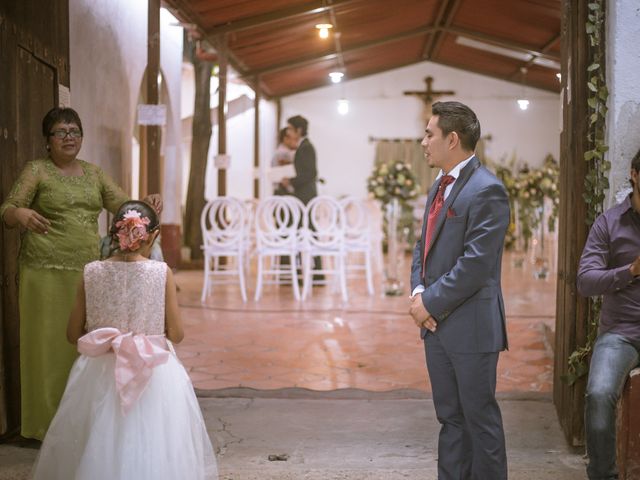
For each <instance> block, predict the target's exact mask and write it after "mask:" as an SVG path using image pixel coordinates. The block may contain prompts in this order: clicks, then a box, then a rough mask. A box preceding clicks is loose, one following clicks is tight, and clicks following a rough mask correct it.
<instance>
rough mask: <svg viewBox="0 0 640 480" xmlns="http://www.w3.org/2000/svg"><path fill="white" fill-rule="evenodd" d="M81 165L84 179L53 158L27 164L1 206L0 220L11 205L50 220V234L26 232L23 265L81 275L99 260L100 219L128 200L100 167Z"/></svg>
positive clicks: (22, 251) (22, 257)
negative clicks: (61, 167) (64, 172)
mask: <svg viewBox="0 0 640 480" xmlns="http://www.w3.org/2000/svg"><path fill="white" fill-rule="evenodd" d="M78 161H79V163H80V166H81V167H82V172H83V175H81V176H79V177H73V176H72V177H66V176H64V175H62V174H61V173H60V171H59V170H58V169H57V168H56V166H55V165H54V163H53V162H52V161H51V159H50V158H41V159H38V160H34V161H32V162H29V163H27V165H26V166H25V168H24V169H23V171H22V173H21V174H20V176H19V177H18V179H17V180H16V182H15V183H14V185H13V187H12V188H11V192H9V195H8V196H7V198H6V199H5V201H4V203H3V204H2V205H0V217H2V216H3V215H4V213H5V211H6V210H7V208H9V207H16V208H20V207H24V208H32V209H33V210H35V211H37V212H38V213H40V214H41V215H42V216H44V217H45V218H47V219H48V220H49V221H50V222H51V225H50V227H49V233H48V234H47V235H40V234H36V233H33V232H31V231H27V232H25V234H24V237H23V239H22V246H21V247H20V262H21V263H22V264H23V265H28V266H30V267H34V268H56V269H63V270H76V271H82V268H83V267H84V266H85V265H86V264H87V263H89V262H91V261H93V260H96V259H98V258H99V252H98V245H99V242H100V237H99V236H98V215H99V214H100V212H101V211H102V208H103V207H104V208H106V209H107V210H109V211H110V212H111V213H115V212H116V211H117V209H118V208H119V207H120V205H122V203H123V202H125V201H127V200H129V196H128V195H127V194H126V193H125V192H124V191H123V190H122V189H121V188H120V187H118V185H117V184H116V183H115V182H114V181H113V180H112V179H111V178H110V177H109V176H108V175H107V174H106V173H104V172H103V171H102V169H100V168H99V167H98V166H96V165H93V164H91V163H88V162H85V161H83V160H80V159H78Z"/></svg>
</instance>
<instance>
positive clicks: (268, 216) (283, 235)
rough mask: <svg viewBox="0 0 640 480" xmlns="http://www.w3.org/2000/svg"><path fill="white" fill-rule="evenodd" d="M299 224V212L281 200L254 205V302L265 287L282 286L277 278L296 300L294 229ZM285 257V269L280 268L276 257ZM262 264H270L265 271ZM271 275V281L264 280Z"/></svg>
mask: <svg viewBox="0 0 640 480" xmlns="http://www.w3.org/2000/svg"><path fill="white" fill-rule="evenodd" d="M300 222H301V213H300V210H299V208H297V207H295V206H294V204H293V203H292V202H291V201H290V200H288V199H287V197H285V196H272V197H267V198H265V199H263V200H261V201H260V202H259V203H258V208H257V210H256V216H255V232H256V256H257V261H258V272H257V281H256V294H255V300H256V301H258V300H259V299H260V296H261V294H262V286H263V285H265V284H282V283H283V281H282V279H281V278H280V276H281V275H283V274H287V276H288V278H290V280H291V286H292V288H293V295H294V297H295V298H296V300H300V289H299V287H298V272H297V268H296V256H297V255H298V252H299V251H300V238H299V235H298V226H299V225H300ZM282 256H286V257H289V265H281V264H280V262H279V261H278V260H279V257H282ZM265 260H271V262H270V265H268V266H267V267H265V265H264V263H265ZM268 274H273V275H275V280H266V279H265V275H268Z"/></svg>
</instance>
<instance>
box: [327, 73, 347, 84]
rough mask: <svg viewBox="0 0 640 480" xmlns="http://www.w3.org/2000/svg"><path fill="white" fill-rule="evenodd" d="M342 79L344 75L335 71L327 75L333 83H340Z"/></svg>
mask: <svg viewBox="0 0 640 480" xmlns="http://www.w3.org/2000/svg"><path fill="white" fill-rule="evenodd" d="M342 77H344V73H342V72H339V71H337V70H336V71H335V72H330V73H329V78H330V79H331V81H332V82H333V83H340V81H342Z"/></svg>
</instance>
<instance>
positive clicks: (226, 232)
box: [200, 197, 247, 302]
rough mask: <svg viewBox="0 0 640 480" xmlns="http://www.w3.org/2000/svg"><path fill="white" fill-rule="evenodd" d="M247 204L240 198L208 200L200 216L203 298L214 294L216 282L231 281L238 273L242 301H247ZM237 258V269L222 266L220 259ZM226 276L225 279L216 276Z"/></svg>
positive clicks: (203, 299)
mask: <svg viewBox="0 0 640 480" xmlns="http://www.w3.org/2000/svg"><path fill="white" fill-rule="evenodd" d="M245 215H246V214H245V207H244V205H243V204H242V202H241V201H240V200H238V199H235V198H231V197H218V198H215V199H214V200H211V201H209V202H207V204H206V205H205V207H204V209H203V210H202V214H201V215H200V228H201V229H202V239H203V242H204V244H203V245H202V250H203V253H204V282H203V285H202V296H201V301H202V302H204V301H205V299H206V298H207V296H208V295H209V294H210V293H211V287H212V285H214V284H222V283H229V281H228V280H227V279H228V277H230V276H236V275H237V276H238V279H239V283H240V293H241V295H242V301H243V302H246V301H247V292H246V287H245V280H244V268H245V263H244V256H245V254H246V226H245ZM220 257H227V259H229V260H231V259H232V258H235V268H232V267H231V265H230V264H229V263H228V264H225V265H224V266H223V265H220V262H219V258H220ZM214 277H222V279H219V278H214Z"/></svg>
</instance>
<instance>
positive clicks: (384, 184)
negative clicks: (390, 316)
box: [367, 161, 419, 296]
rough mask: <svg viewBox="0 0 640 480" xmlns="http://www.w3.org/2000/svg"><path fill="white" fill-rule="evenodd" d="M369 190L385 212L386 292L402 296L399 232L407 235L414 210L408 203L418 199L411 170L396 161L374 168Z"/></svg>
mask: <svg viewBox="0 0 640 480" xmlns="http://www.w3.org/2000/svg"><path fill="white" fill-rule="evenodd" d="M367 190H368V191H369V193H370V194H371V196H372V197H373V198H375V199H376V200H379V201H380V202H381V204H382V211H383V212H384V232H385V239H384V242H383V246H384V244H386V250H387V267H386V273H385V277H386V280H385V286H384V291H385V294H386V295H392V296H395V295H402V293H403V282H402V280H401V276H400V271H399V266H400V264H401V263H402V255H401V254H400V253H401V251H402V250H403V248H402V247H400V245H399V243H400V242H399V238H398V232H405V231H407V229H406V228H405V225H403V222H404V221H405V219H406V218H407V215H406V214H405V213H406V211H409V214H410V213H411V208H412V207H411V206H410V205H409V203H408V202H409V200H412V199H414V198H416V197H417V196H418V192H419V189H418V184H417V181H416V178H415V175H414V174H413V172H412V171H411V167H410V166H409V165H408V164H406V163H404V162H400V161H396V162H394V163H392V164H385V163H382V164H379V165H377V166H376V167H374V170H373V173H372V174H371V176H370V177H369V178H368V179H367ZM411 221H412V218H411V217H410V216H409V222H410V225H411ZM410 225H409V226H410ZM409 230H411V229H410V228H409ZM403 240H404V239H403Z"/></svg>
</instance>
